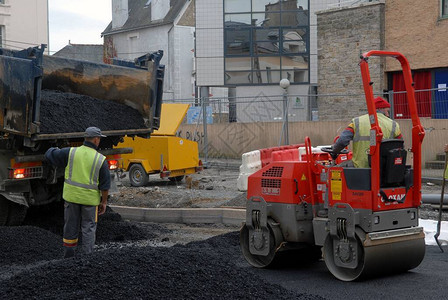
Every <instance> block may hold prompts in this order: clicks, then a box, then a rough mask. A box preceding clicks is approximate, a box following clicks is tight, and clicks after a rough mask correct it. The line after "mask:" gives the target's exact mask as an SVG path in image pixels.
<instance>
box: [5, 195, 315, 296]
mask: <svg viewBox="0 0 448 300" xmlns="http://www.w3.org/2000/svg"><path fill="white" fill-rule="evenodd" d="M47 209H48V208H47ZM52 210H53V213H52V214H50V215H47V217H46V218H43V217H42V211H40V212H39V210H37V211H34V212H33V211H31V212H30V213H29V214H28V217H27V219H26V221H25V223H26V224H27V225H25V226H20V227H0V239H1V241H2V242H1V243H0V253H2V255H1V256H0V294H1V295H2V296H3V297H4V298H5V299H25V298H31V299H37V298H39V299H41V298H45V299H61V298H67V299H79V298H85V299H98V298H111V299H117V298H120V299H127V298H129V299H153V298H155V297H156V298H158V299H223V298H227V299H255V298H258V299H291V298H294V299H323V298H322V297H320V296H314V295H310V294H304V293H293V292H291V291H289V290H287V289H285V288H283V287H281V286H280V285H277V284H271V283H269V282H267V281H265V280H264V279H262V278H260V277H258V276H257V275H256V274H255V273H254V272H252V270H253V269H252V268H248V267H247V263H246V262H245V261H244V259H243V258H242V255H241V252H240V249H239V238H238V232H231V233H228V234H224V235H220V236H216V237H213V238H210V239H207V240H205V241H200V242H192V243H189V244H187V245H175V246H173V247H169V248H167V247H150V246H141V245H140V246H139V244H138V243H135V244H133V243H132V241H138V240H144V239H157V238H158V237H157V234H160V232H162V233H163V226H161V225H158V224H140V223H132V222H126V221H123V220H122V219H121V217H120V216H119V215H118V214H116V213H114V212H113V211H112V210H110V209H108V211H107V213H106V214H105V215H103V216H101V217H100V219H99V222H98V235H97V244H98V245H103V246H104V245H108V244H116V243H117V242H121V243H122V244H121V245H123V246H122V247H103V248H102V249H101V250H96V251H95V252H94V253H93V254H91V255H80V256H78V257H75V258H71V259H62V258H61V257H62V238H61V236H60V233H61V230H62V219H63V218H62V216H63V213H62V211H63V207H62V205H61V204H60V203H59V204H54V205H53V206H52ZM48 216H50V217H48ZM38 226H39V227H38ZM156 232H157V233H156ZM125 242H127V243H125Z"/></svg>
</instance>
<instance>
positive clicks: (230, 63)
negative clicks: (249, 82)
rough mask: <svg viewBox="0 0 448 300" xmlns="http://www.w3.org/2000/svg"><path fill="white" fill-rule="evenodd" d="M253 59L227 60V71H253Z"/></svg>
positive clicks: (237, 58)
mask: <svg viewBox="0 0 448 300" xmlns="http://www.w3.org/2000/svg"><path fill="white" fill-rule="evenodd" d="M251 62H252V58H251V57H232V58H226V71H242V70H244V71H247V70H251V69H252V65H251Z"/></svg>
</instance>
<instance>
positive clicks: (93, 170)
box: [62, 145, 106, 206]
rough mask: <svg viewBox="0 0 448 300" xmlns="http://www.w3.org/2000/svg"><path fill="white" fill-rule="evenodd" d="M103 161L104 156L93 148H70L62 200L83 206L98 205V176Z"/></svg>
mask: <svg viewBox="0 0 448 300" xmlns="http://www.w3.org/2000/svg"><path fill="white" fill-rule="evenodd" d="M105 159H106V157H105V156H104V155H102V154H100V153H98V152H97V151H96V150H95V149H93V148H90V147H87V146H84V145H83V146H81V147H72V148H71V149H70V153H69V157H68V164H67V166H66V167H65V182H64V190H63V194H62V197H63V198H64V200H66V201H68V202H73V203H78V204H83V205H92V206H96V205H99V204H100V195H101V193H100V190H99V189H98V183H99V174H100V169H101V166H102V164H103V162H104V160H105Z"/></svg>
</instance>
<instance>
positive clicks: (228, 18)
mask: <svg viewBox="0 0 448 300" xmlns="http://www.w3.org/2000/svg"><path fill="white" fill-rule="evenodd" d="M224 22H225V26H226V27H245V26H250V25H251V19H250V14H229V15H225V18H224Z"/></svg>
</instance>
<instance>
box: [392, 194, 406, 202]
mask: <svg viewBox="0 0 448 300" xmlns="http://www.w3.org/2000/svg"><path fill="white" fill-rule="evenodd" d="M404 196H406V194H399V195H390V196H389V197H387V198H388V199H389V200H395V201H401V200H402V199H403V198H404Z"/></svg>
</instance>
